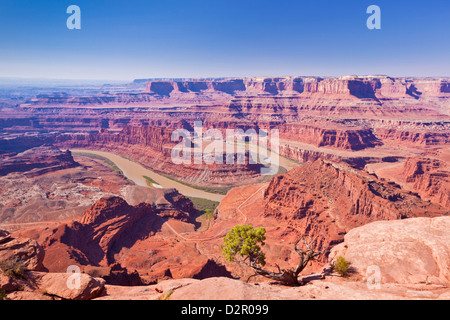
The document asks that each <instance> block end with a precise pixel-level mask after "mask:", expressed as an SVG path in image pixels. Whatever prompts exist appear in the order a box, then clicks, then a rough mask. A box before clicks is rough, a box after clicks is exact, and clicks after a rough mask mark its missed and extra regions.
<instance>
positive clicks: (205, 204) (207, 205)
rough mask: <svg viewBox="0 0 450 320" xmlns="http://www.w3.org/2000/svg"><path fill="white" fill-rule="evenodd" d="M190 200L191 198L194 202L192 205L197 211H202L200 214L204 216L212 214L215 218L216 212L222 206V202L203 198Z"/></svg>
mask: <svg viewBox="0 0 450 320" xmlns="http://www.w3.org/2000/svg"><path fill="white" fill-rule="evenodd" d="M188 198H189V200H191V201H192V204H193V205H194V207H195V209H197V210H198V211H200V213H201V214H202V215H203V214H206V213H209V214H210V215H211V213H212V216H214V211H215V210H216V208H217V207H218V206H219V204H220V202H217V201H212V200H208V199H203V198H194V197H188Z"/></svg>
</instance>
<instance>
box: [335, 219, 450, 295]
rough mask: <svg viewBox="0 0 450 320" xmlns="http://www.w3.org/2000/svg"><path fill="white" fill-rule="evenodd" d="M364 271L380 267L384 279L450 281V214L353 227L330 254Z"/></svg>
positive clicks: (397, 281)
mask: <svg viewBox="0 0 450 320" xmlns="http://www.w3.org/2000/svg"><path fill="white" fill-rule="evenodd" d="M338 256H343V257H345V258H346V259H347V260H348V261H349V262H350V263H351V266H352V267H353V268H354V269H355V270H356V271H357V272H358V273H359V274H361V275H366V272H367V270H368V269H369V267H371V268H370V270H375V268H379V271H380V275H381V282H382V283H400V284H437V285H445V286H448V285H449V284H450V217H437V218H412V219H405V220H396V221H378V222H374V223H370V224H368V225H365V226H362V227H359V228H356V229H353V230H351V231H350V232H349V233H348V234H347V235H346V236H345V241H344V242H343V243H341V244H339V245H337V246H336V247H334V248H333V250H332V252H331V254H330V258H331V259H334V258H336V257H338Z"/></svg>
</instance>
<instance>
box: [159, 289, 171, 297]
mask: <svg viewBox="0 0 450 320" xmlns="http://www.w3.org/2000/svg"><path fill="white" fill-rule="evenodd" d="M172 293H173V289H170V290H169V291H167V292H166V293H163V294H162V295H161V296H159V297H158V299H157V300H169V299H170V296H171V295H172Z"/></svg>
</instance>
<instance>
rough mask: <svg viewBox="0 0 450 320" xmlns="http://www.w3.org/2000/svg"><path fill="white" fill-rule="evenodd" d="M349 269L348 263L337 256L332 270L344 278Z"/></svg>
mask: <svg viewBox="0 0 450 320" xmlns="http://www.w3.org/2000/svg"><path fill="white" fill-rule="evenodd" d="M349 268H350V263H349V262H348V261H347V260H346V259H345V258H344V257H342V256H339V257H338V258H337V259H336V262H335V263H334V266H333V269H334V271H336V272H337V273H339V274H340V275H341V276H343V277H345V276H346V275H347V273H348V270H349Z"/></svg>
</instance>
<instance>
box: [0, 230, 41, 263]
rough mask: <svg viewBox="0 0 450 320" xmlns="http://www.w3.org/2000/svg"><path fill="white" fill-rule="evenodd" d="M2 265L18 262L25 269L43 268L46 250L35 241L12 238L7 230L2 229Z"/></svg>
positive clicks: (0, 255)
mask: <svg viewBox="0 0 450 320" xmlns="http://www.w3.org/2000/svg"><path fill="white" fill-rule="evenodd" d="M0 234H2V240H1V241H0V265H5V264H8V263H14V262H15V263H18V264H20V265H21V266H23V268H24V270H37V271H39V270H42V269H43V265H42V261H43V258H44V250H43V249H42V247H41V246H40V245H39V244H38V243H37V242H36V241H35V240H30V239H25V238H12V237H11V236H10V235H9V233H8V232H7V231H5V230H1V231H0Z"/></svg>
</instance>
